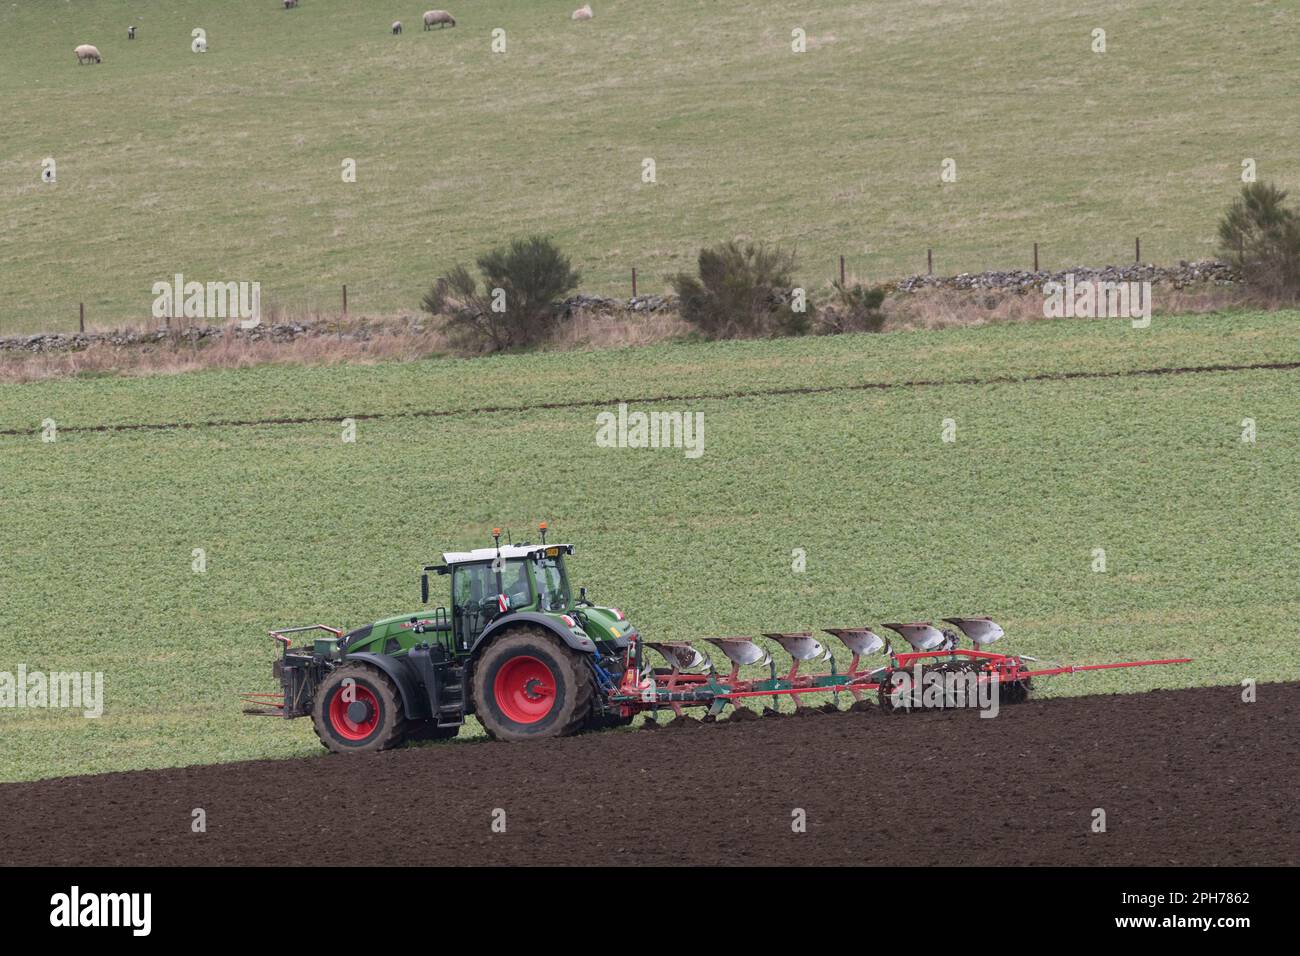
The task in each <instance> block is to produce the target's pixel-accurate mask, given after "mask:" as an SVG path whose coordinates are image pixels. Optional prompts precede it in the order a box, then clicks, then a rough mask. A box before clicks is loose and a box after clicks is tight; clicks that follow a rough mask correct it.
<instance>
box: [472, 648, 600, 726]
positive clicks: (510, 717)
mask: <svg viewBox="0 0 1300 956" xmlns="http://www.w3.org/2000/svg"><path fill="white" fill-rule="evenodd" d="M472 690H473V695H474V714H475V716H476V717H478V719H479V723H481V724H482V725H483V729H484V730H486V731H487V732H488V735H489V736H491V737H495V738H497V739H498V740H533V739H536V738H538V737H567V736H568V735H569V734H573V733H576V732H577V731H579V730H581V729H582V726H583V723H584V722H585V721H586V720H587V717H588V716H589V715H590V714H591V703H592V696H593V694H594V693H595V682H594V681H593V680H592V677H591V671H590V669H589V668H588V667H587V663H586V661H584V660H583V659H582V657H581V655H580V654H578V653H577V652H576V651H573V650H570V649H569V648H568V647H566V646H565V645H564V643H563V642H562V641H561V640H560V639H559V638H557V637H555V636H554V635H553V634H550V633H549V632H547V631H545V630H543V629H541V628H539V627H519V628H512V629H511V630H510V631H508V632H507V633H505V634H502V635H501V636H500V637H498V638H497V639H496V640H494V641H492V643H491V644H489V645H488V647H487V649H486V650H485V651H483V653H482V655H481V656H480V657H479V659H478V661H477V663H475V665H474V679H473V682H472Z"/></svg>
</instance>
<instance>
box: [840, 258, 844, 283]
mask: <svg viewBox="0 0 1300 956" xmlns="http://www.w3.org/2000/svg"><path fill="white" fill-rule="evenodd" d="M840 285H844V257H843V256H840Z"/></svg>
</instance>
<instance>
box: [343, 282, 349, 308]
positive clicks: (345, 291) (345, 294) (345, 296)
mask: <svg viewBox="0 0 1300 956" xmlns="http://www.w3.org/2000/svg"><path fill="white" fill-rule="evenodd" d="M343 314H344V315H347V314H348V287H347V283H344V284H343Z"/></svg>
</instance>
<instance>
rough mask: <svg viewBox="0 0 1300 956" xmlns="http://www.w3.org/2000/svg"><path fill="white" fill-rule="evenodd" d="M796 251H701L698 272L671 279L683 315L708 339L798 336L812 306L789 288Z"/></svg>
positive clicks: (751, 246) (744, 247) (728, 245)
mask: <svg viewBox="0 0 1300 956" xmlns="http://www.w3.org/2000/svg"><path fill="white" fill-rule="evenodd" d="M794 265H795V258H794V253H792V252H786V251H785V250H783V249H780V248H778V247H775V246H767V245H764V244H762V243H744V244H741V243H739V242H735V241H732V242H724V243H722V244H721V245H718V246H713V247H711V248H705V249H701V250H700V256H699V264H698V270H699V274H698V275H690V274H688V273H685V272H679V273H678V274H677V275H675V276H672V277H670V279H669V282H671V283H672V286H673V290H674V291H675V292H676V293H677V298H678V302H679V308H680V310H681V314H682V318H683V319H685V320H686V321H687V322H689V323H690V324H691V325H693V326H695V328H697V329H698V330H699V331H700V332H701V333H702V334H703V335H705V336H707V337H708V338H711V339H731V338H759V337H769V336H778V335H802V334H803V333H805V332H807V331H808V325H809V322H810V320H811V318H812V316H811V314H810V313H811V312H812V311H813V306H812V304H811V303H809V302H807V301H806V300H803V301H800V300H798V299H796V296H795V294H794V292H793V289H792V287H793V285H794V283H793V280H792V278H791V277H792V276H793V274H794Z"/></svg>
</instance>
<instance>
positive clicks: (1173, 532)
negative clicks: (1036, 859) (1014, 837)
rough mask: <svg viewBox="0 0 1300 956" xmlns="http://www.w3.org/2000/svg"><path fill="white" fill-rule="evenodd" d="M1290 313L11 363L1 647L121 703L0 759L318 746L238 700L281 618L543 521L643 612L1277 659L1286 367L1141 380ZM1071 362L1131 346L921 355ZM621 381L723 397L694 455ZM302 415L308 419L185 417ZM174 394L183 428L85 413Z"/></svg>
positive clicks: (1287, 535) (1213, 676) (4, 656)
mask: <svg viewBox="0 0 1300 956" xmlns="http://www.w3.org/2000/svg"><path fill="white" fill-rule="evenodd" d="M306 9H307V8H305V7H304V10H306ZM1297 320H1300V314H1297V313H1295V312H1291V313H1268V314H1242V315H1233V316H1197V317H1188V318H1178V319H1168V320H1162V319H1157V320H1156V321H1155V322H1154V323H1153V325H1152V327H1151V328H1150V329H1147V330H1133V329H1131V328H1130V327H1129V326H1128V324H1127V323H1119V322H1088V321H1060V322H1052V323H1046V322H1044V323H1035V324H1031V325H1021V326H989V327H984V328H977V329H955V330H949V331H944V332H932V333H911V334H907V333H899V334H892V335H883V336H869V335H868V336H849V335H846V336H837V337H831V338H820V339H804V340H788V341H780V342H750V343H717V344H710V345H692V346H687V345H665V346H657V347H654V348H651V349H644V350H635V351H631V350H629V351H623V352H603V353H590V354H583V355H558V354H549V355H529V356H505V357H497V358H492V359H486V360H475V361H472V362H464V361H451V360H442V361H432V362H422V363H412V364H405V365H382V366H376V367H370V368H342V369H338V368H333V369H322V368H314V369H313V368H257V369H250V370H245V371H239V372H204V373H195V374H190V375H184V376H171V377H153V378H148V379H141V380H131V379H115V378H105V379H92V380H62V381H52V382H47V383H40V384H35V385H22V386H15V385H0V496H3V515H4V520H3V522H0V594H2V595H3V618H0V634H2V638H3V640H2V642H0V671H10V672H13V671H15V670H16V669H17V666H18V664H19V663H24V664H25V665H26V666H27V668H28V669H29V670H37V669H39V670H44V671H50V670H73V669H76V670H90V671H102V672H103V673H104V675H105V683H106V697H107V702H106V709H105V714H104V716H103V717H101V718H99V719H98V720H88V719H84V718H82V717H80V716H78V715H74V714H70V713H67V712H62V711H53V710H50V711H39V710H27V711H14V710H0V740H3V741H4V743H3V746H0V780H5V781H12V780H22V779H34V778H41V777H48V776H57V775H65V774H75V773H85V772H95V771H107V770H120V769H129V768H138V767H159V766H177V765H186V764H192V763H199V762H215V761H227V760H237V759H246V758H254V757H288V756H294V755H306V754H312V753H316V752H318V751H319V747H318V745H317V743H316V740H315V737H314V735H313V734H312V731H311V728H310V726H309V724H308V723H307V722H306V721H295V722H282V721H274V720H270V719H252V718H244V717H242V716H241V715H240V714H239V704H238V702H237V700H236V696H235V695H236V693H237V692H238V691H240V690H267V689H270V675H269V668H270V662H271V660H272V656H273V651H272V644H271V641H270V640H269V639H268V638H267V637H266V636H265V631H266V629H267V628H268V627H271V626H276V625H286V624H296V623H314V622H317V621H320V622H324V623H331V624H341V625H346V626H355V625H357V624H360V623H363V622H365V621H367V620H370V619H373V618H375V617H378V616H380V615H384V614H387V613H390V612H396V611H400V610H405V609H413V608H414V607H416V606H417V604H418V591H417V584H416V580H415V577H416V568H417V567H418V566H419V565H420V564H421V563H424V562H427V561H429V560H431V559H433V558H434V557H435V555H436V553H437V552H438V551H440V550H442V549H444V548H445V549H452V548H462V547H468V546H472V545H476V544H479V543H481V542H483V541H485V540H486V539H485V529H488V528H490V527H491V526H492V525H494V524H497V525H502V526H507V527H510V528H511V529H513V532H514V534H515V537H516V539H518V538H519V537H521V536H523V535H525V534H526V533H527V530H526V529H527V528H528V527H529V526H530V525H531V524H532V523H533V522H535V521H536V520H538V519H543V518H544V519H549V520H550V521H551V522H552V527H553V528H554V529H555V531H556V534H557V535H558V536H559V537H560V538H562V539H564V540H570V541H573V542H574V543H575V544H577V546H578V554H577V556H576V557H575V558H574V559H573V563H572V565H571V567H572V569H573V571H574V572H575V577H576V583H582V584H586V585H587V586H588V587H589V588H590V589H591V591H592V594H593V596H594V597H596V598H597V599H599V600H602V601H609V602H612V603H617V604H618V605H620V606H621V607H623V608H624V609H625V610H626V611H628V613H629V614H630V615H631V617H632V619H633V620H634V621H635V622H636V623H638V625H639V626H640V627H641V629H642V630H643V632H644V633H646V634H647V635H649V636H651V637H653V638H656V639H668V638H681V639H693V638H700V637H704V636H710V635H715V634H720V633H740V634H744V633H751V634H752V633H757V632H759V631H762V630H771V629H773V628H780V629H797V628H803V627H823V626H839V625H848V624H856V623H872V624H878V623H881V622H882V621H884V620H895V619H924V618H933V617H940V616H943V615H945V614H952V613H980V612H984V613H989V614H992V615H993V616H994V617H996V618H998V619H999V620H1000V621H1002V623H1003V624H1004V625H1005V626H1006V627H1007V630H1008V634H1009V637H1008V639H1007V646H1008V648H1009V649H1015V650H1019V651H1022V652H1024V653H1028V654H1033V655H1035V656H1038V657H1042V658H1048V659H1058V660H1065V661H1076V662H1087V661H1106V660H1124V659H1135V658H1144V657H1161V656H1172V655H1176V654H1180V653H1185V654H1187V655H1189V656H1192V657H1195V658H1196V662H1195V663H1193V664H1191V665H1187V666H1184V667H1180V668H1151V669H1144V670H1133V671H1113V672H1098V673H1093V674H1089V675H1080V676H1077V677H1073V678H1067V677H1062V678H1056V679H1055V680H1054V681H1053V682H1052V683H1050V684H1049V685H1047V686H1046V687H1044V688H1042V690H1041V692H1042V693H1045V694H1080V693H1108V692H1119V691H1137V690H1145V689H1149V688H1155V687H1180V686H1191V685H1201V684H1218V685H1232V684H1236V683H1237V682H1238V681H1239V680H1240V679H1241V678H1243V677H1254V678H1257V679H1259V680H1260V681H1268V680H1295V679H1297V678H1300V651H1298V650H1297V643H1296V641H1295V640H1294V638H1293V636H1292V635H1293V634H1294V626H1295V625H1294V622H1295V619H1296V615H1297V613H1300V597H1297V591H1296V588H1295V580H1296V566H1297V554H1296V540H1297V531H1300V526H1298V524H1297V515H1300V491H1298V490H1297V484H1296V481H1295V476H1296V473H1297V468H1296V465H1297V460H1298V456H1297V446H1298V444H1300V420H1298V419H1297V417H1296V415H1295V408H1296V398H1297V394H1300V387H1298V383H1300V378H1298V376H1300V371H1295V370H1291V371H1275V370H1273V371H1271V370H1257V371H1235V372H1202V373H1195V374H1185V375H1159V376H1151V375H1124V374H1121V373H1124V372H1132V371H1134V370H1138V369H1149V368H1157V367H1173V366H1190V365H1210V364H1242V365H1244V364H1254V363H1267V362H1285V361H1292V362H1294V361H1296V360H1297V359H1300V353H1298V352H1297V350H1296V348H1295V337H1294V328H1295V323H1296V322H1297ZM1084 371H1094V372H1104V373H1113V374H1112V376H1111V377H1104V378H1074V379H1057V380H1044V381H1034V382H1013V381H1005V382H1001V383H998V384H930V385H923V386H907V385H906V384H905V383H907V382H914V381H918V380H928V381H931V382H939V383H941V382H952V381H954V380H957V379H998V378H1006V379H1014V378H1023V377H1025V376H1027V375H1041V374H1046V373H1071V372H1084ZM864 383H881V384H893V385H896V386H899V387H894V388H882V389H866V388H860V387H858V388H855V386H861V385H863V384H864ZM810 385H815V386H824V387H827V388H828V389H830V390H828V391H825V392H821V393H813V394H783V395H759V394H748V395H744V396H737V395H736V394H735V393H737V392H754V391H758V390H774V389H796V388H800V387H805V386H810ZM683 395H693V396H697V397H694V398H690V399H682V398H665V397H666V396H683ZM656 396H658V397H660V401H658V402H657V403H656V402H654V401H653V400H654V398H655V397H656ZM700 396H714V397H700ZM629 398H631V399H642V400H643V401H641V402H639V403H638V405H639V407H643V408H647V409H648V408H651V407H653V408H656V409H664V410H672V409H679V410H682V411H692V412H694V411H699V412H703V414H704V418H705V453H704V455H703V456H702V457H701V458H699V459H697V460H688V459H687V458H686V457H685V456H684V455H683V454H682V452H680V451H676V450H668V449H663V450H637V449H622V450H617V449H604V448H598V447H596V445H595V444H594V434H595V414H596V412H597V411H598V410H602V409H603V408H608V407H611V406H612V405H613V404H614V403H616V402H617V401H618V400H620V399H629ZM540 402H550V403H563V402H594V403H596V404H595V405H593V406H586V407H577V408H554V409H541V408H536V407H534V406H536V405H538V404H539V403H540ZM488 407H496V408H516V407H521V408H523V410H506V411H497V412H485V411H472V410H474V409H484V408H488ZM433 412H437V413H445V414H439V415H430V414H427V413H433ZM367 415H375V416H379V417H365V416H367ZM291 417H297V418H310V419H319V420H315V421H310V422H306V423H303V424H292V425H286V424H278V425H277V424H260V425H259V424H249V425H231V424H226V425H221V424H206V425H205V424H202V423H204V422H217V421H224V422H234V421H240V420H248V421H253V420H261V421H264V420H266V419H271V418H291ZM345 417H356V418H357V419H358V422H357V438H356V442H355V443H354V444H345V443H343V442H342V441H341V440H340V434H341V424H340V420H341V419H342V418H345ZM47 418H52V419H54V420H55V421H56V423H57V425H58V427H59V432H58V438H57V441H55V442H53V443H45V442H42V441H41V438H40V424H41V422H42V421H43V420H44V419H47ZM948 418H951V419H953V420H954V421H955V423H956V429H957V432H956V439H957V440H956V441H955V442H953V443H944V442H943V441H941V429H942V427H943V421H944V419H948ZM1246 418H1251V419H1253V420H1254V421H1255V423H1256V427H1257V430H1258V440H1257V441H1256V442H1255V443H1245V442H1243V441H1242V440H1241V435H1242V422H1243V420H1244V419H1246ZM163 423H190V424H192V425H193V426H194V427H189V428H168V429H156V430H135V431H132V430H107V431H94V430H86V429H94V428H96V427H99V426H126V425H131V424H155V425H156V424H163ZM7 432H17V434H4V433H7ZM194 548H203V549H205V551H206V553H207V561H208V569H207V571H206V573H203V574H196V573H194V572H193V571H192V570H191V560H192V557H191V555H192V551H193V549H194ZM1095 548H1104V549H1105V551H1106V561H1107V570H1106V571H1105V573H1097V572H1095V571H1094V570H1093V562H1094V549H1095ZM794 549H804V551H805V552H806V555H807V569H806V571H805V572H803V573H794V572H793V570H792V552H793V551H794ZM1227 692H1228V693H1231V692H1232V691H1231V690H1228V691H1227ZM864 719H869V718H864ZM1188 719H1189V720H1191V719H1194V715H1189V718H1188Z"/></svg>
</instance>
